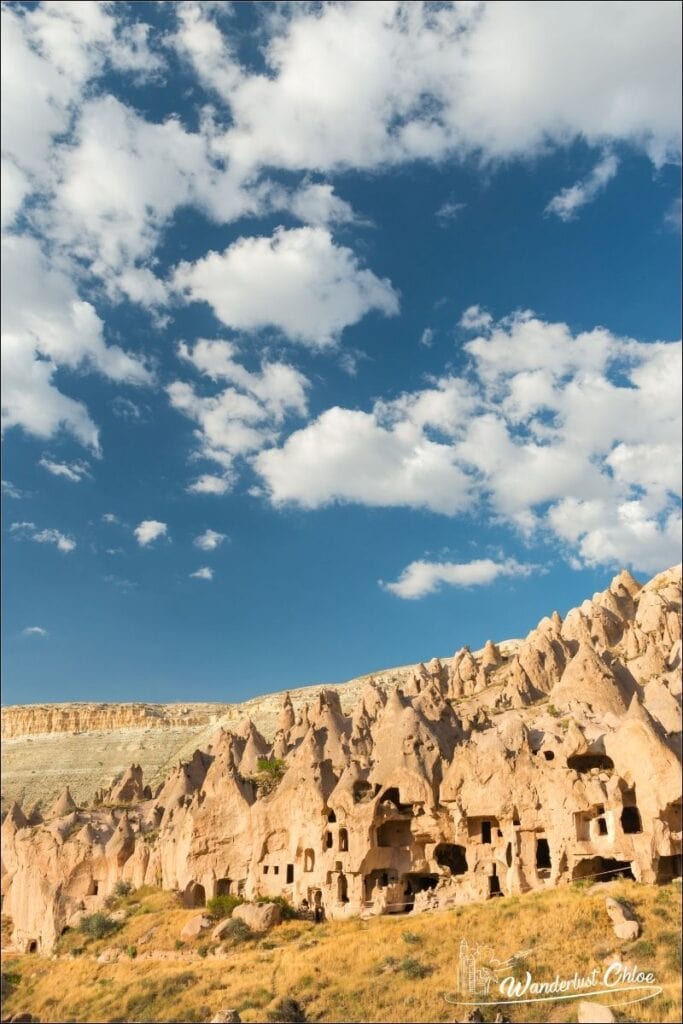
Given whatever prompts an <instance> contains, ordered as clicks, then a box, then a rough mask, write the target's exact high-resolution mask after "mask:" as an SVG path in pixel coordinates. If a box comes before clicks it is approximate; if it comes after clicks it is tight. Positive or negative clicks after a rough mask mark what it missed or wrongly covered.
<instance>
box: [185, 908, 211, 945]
mask: <svg viewBox="0 0 683 1024" xmlns="http://www.w3.org/2000/svg"><path fill="white" fill-rule="evenodd" d="M210 927H211V918H209V917H205V916H204V914H197V915H196V916H195V917H191V918H190V920H189V921H188V922H187V924H186V925H184V927H183V930H182V931H181V933H180V938H181V939H196V938H197V936H198V935H199V934H201V932H205V931H206V930H207V928H210Z"/></svg>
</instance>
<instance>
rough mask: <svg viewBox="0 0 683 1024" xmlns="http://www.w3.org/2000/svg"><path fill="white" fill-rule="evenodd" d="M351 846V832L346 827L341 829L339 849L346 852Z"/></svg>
mask: <svg viewBox="0 0 683 1024" xmlns="http://www.w3.org/2000/svg"><path fill="white" fill-rule="evenodd" d="M348 848H349V833H348V832H347V831H346V829H345V828H340V829H339V849H340V850H341V852H342V853H345V852H346V851H347V850H348Z"/></svg>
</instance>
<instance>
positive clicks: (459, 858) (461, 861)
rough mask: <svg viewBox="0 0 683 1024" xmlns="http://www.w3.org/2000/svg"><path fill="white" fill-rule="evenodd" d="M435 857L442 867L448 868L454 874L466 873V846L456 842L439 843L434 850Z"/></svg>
mask: <svg viewBox="0 0 683 1024" xmlns="http://www.w3.org/2000/svg"><path fill="white" fill-rule="evenodd" d="M434 859H435V860H436V863H437V864H439V865H440V866H441V867H442V868H448V869H449V870H450V872H451V874H452V875H464V874H465V873H466V871H467V857H466V856H465V847H464V846H456V844H455V843H439V845H438V846H437V847H436V848H435V850H434Z"/></svg>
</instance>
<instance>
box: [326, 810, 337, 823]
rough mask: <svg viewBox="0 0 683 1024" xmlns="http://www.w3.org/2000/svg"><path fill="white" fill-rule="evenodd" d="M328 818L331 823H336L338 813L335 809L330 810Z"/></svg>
mask: <svg viewBox="0 0 683 1024" xmlns="http://www.w3.org/2000/svg"><path fill="white" fill-rule="evenodd" d="M327 820H328V821H329V823H330V824H331V825H333V824H334V823H335V821H336V820H337V815H336V814H335V813H334V811H328V814H327Z"/></svg>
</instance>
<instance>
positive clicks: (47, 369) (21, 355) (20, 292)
mask: <svg viewBox="0 0 683 1024" xmlns="http://www.w3.org/2000/svg"><path fill="white" fill-rule="evenodd" d="M2 277H3V289H2V323H3V327H2V331H3V334H2V344H3V376H2V424H3V429H7V428H9V427H13V426H21V427H23V429H24V430H26V431H28V432H29V433H31V434H34V435H35V436H37V437H41V438H49V437H52V436H54V435H55V434H56V433H57V432H58V430H59V429H60V428H65V429H67V430H69V431H70V432H71V433H72V434H74V436H75V437H76V438H77V439H78V440H79V441H80V442H81V443H82V444H84V445H87V446H89V447H91V448H93V449H95V450H97V449H98V447H99V439H98V431H97V428H96V426H95V424H94V423H93V421H92V420H91V418H90V416H89V414H88V411H87V409H86V407H85V406H84V405H83V404H82V403H81V402H77V401H74V399H72V398H69V397H67V396H66V395H64V394H62V392H61V391H60V390H58V389H57V387H56V386H55V384H54V382H53V378H54V374H55V372H56V371H57V369H58V368H60V369H64V370H70V371H74V370H79V369H86V370H91V371H96V372H98V373H101V374H103V375H104V376H105V377H108V378H109V379H111V380H115V381H126V382H128V383H131V384H148V383H150V382H151V379H152V378H151V375H150V373H149V371H148V370H147V369H146V368H145V366H144V365H143V363H142V362H141V361H140V360H139V359H138V358H136V357H134V356H131V355H128V354H127V353H126V352H124V351H123V350H122V349H120V348H119V347H118V346H115V345H110V346H107V345H106V344H105V341H104V337H103V329H102V321H101V320H100V318H99V317H98V316H97V314H96V312H95V310H94V308H93V306H92V305H90V303H88V302H83V301H82V300H81V299H80V298H79V297H78V293H77V292H76V290H75V287H74V284H73V281H72V280H71V278H70V277H69V276H68V274H66V273H65V272H64V271H63V270H62V269H60V267H59V265H58V263H57V264H55V262H53V261H52V262H50V261H48V260H47V259H46V257H45V255H44V254H43V252H42V251H41V249H40V246H39V244H38V242H37V241H36V240H35V239H33V238H29V237H28V236H16V235H15V236H4V237H3V240H2Z"/></svg>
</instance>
